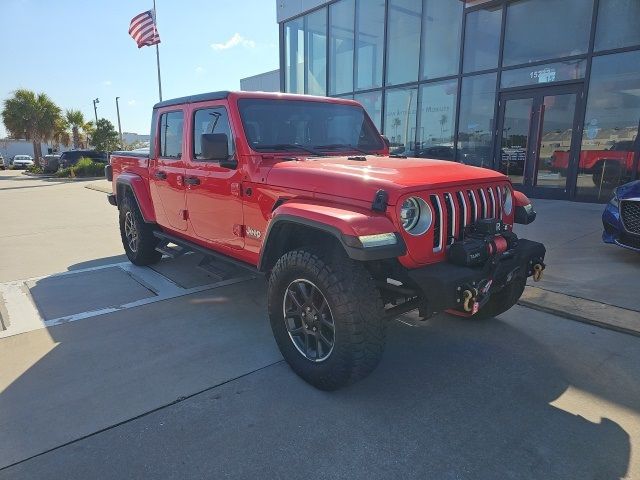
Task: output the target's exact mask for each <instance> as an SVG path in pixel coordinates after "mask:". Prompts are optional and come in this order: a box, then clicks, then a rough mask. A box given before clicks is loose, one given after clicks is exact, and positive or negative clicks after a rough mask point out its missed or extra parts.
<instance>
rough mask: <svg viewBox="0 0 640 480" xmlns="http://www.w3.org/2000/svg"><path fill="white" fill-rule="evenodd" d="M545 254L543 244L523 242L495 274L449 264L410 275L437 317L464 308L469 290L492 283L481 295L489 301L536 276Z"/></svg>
mask: <svg viewBox="0 0 640 480" xmlns="http://www.w3.org/2000/svg"><path fill="white" fill-rule="evenodd" d="M545 253H546V249H545V247H544V245H543V244H541V243H538V242H533V241H531V240H525V239H519V240H518V245H517V246H516V247H515V248H513V249H511V250H508V251H507V252H505V253H503V254H502V256H501V257H500V260H499V262H498V264H497V266H496V269H495V271H494V272H493V273H492V274H491V273H488V272H487V271H486V269H485V267H482V266H481V267H461V266H457V265H453V264H451V263H448V262H442V263H437V264H435V265H430V266H428V267H422V268H416V269H413V270H407V274H408V276H409V279H410V281H411V283H413V286H414V287H415V288H417V289H419V290H420V291H421V292H422V297H423V299H424V300H425V302H426V305H425V307H426V308H427V311H428V312H429V313H431V314H433V313H438V312H442V311H444V310H448V309H460V308H461V306H462V303H463V299H462V292H463V291H464V290H465V289H467V288H478V287H480V286H482V285H487V284H488V287H487V291H486V292H481V294H482V296H483V297H484V301H486V300H488V298H489V297H490V295H491V294H492V293H495V292H498V291H500V290H502V289H503V288H504V287H505V286H506V285H507V284H509V283H511V282H512V281H514V279H516V278H518V277H519V278H522V277H529V276H531V275H533V273H534V272H533V270H534V265H536V264H539V265H544V256H545ZM488 277H490V278H488ZM488 280H491V281H490V282H487V281H488ZM484 301H483V303H484Z"/></svg>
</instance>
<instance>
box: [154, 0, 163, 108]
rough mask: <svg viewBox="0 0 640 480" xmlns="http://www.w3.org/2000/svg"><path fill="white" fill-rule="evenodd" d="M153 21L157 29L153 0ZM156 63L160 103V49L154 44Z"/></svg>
mask: <svg viewBox="0 0 640 480" xmlns="http://www.w3.org/2000/svg"><path fill="white" fill-rule="evenodd" d="M153 21H154V23H155V25H156V28H157V27H158V17H157V16H156V0H153ZM156 63H157V65H158V96H159V97H160V101H162V80H161V78H160V49H159V48H158V44H157V43H156Z"/></svg>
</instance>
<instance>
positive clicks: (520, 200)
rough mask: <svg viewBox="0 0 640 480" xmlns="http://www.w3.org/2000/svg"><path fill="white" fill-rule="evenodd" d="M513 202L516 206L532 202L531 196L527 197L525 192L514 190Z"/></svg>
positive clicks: (523, 205) (524, 205)
mask: <svg viewBox="0 0 640 480" xmlns="http://www.w3.org/2000/svg"><path fill="white" fill-rule="evenodd" d="M513 203H514V205H515V206H516V207H526V206H527V205H529V204H530V203H531V200H529V197H527V196H526V195H525V194H524V193H522V192H518V191H514V192H513Z"/></svg>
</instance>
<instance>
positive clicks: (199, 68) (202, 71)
mask: <svg viewBox="0 0 640 480" xmlns="http://www.w3.org/2000/svg"><path fill="white" fill-rule="evenodd" d="M204 72H205V70H204V68H203V67H202V66H200V65H198V66H197V67H196V74H198V75H201V74H203V73H204Z"/></svg>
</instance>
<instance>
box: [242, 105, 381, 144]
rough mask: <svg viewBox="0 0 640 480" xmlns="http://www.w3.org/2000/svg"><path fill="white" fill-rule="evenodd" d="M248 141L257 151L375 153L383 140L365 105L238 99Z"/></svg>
mask: <svg viewBox="0 0 640 480" xmlns="http://www.w3.org/2000/svg"><path fill="white" fill-rule="evenodd" d="M238 105H239V109H240V116H241V118H242V125H243V126H244V131H245V133H246V135H247V141H248V142H249V145H250V146H251V148H253V149H254V150H256V151H264V152H274V151H281V152H286V151H289V152H290V151H295V150H300V151H305V152H307V153H310V154H312V155H314V154H315V155H319V154H326V153H327V152H337V151H349V150H351V151H358V152H361V153H375V152H378V151H381V150H383V149H384V144H383V142H382V138H381V137H380V134H379V133H378V131H377V130H376V128H375V126H374V125H373V123H372V122H371V120H370V119H369V117H367V115H366V114H365V112H364V109H363V108H362V107H360V106H356V105H341V104H336V103H328V102H313V101H306V100H271V99H241V100H239V101H238Z"/></svg>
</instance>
